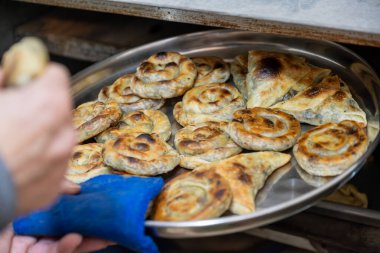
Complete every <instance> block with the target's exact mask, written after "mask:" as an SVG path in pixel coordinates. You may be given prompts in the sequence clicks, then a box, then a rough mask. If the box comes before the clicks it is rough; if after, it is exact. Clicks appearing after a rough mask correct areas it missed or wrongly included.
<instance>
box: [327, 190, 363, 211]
mask: <svg viewBox="0 0 380 253" xmlns="http://www.w3.org/2000/svg"><path fill="white" fill-rule="evenodd" d="M325 200H327V201H331V202H335V203H339V204H344V205H351V206H358V207H361V208H367V207H368V197H367V194H365V193H362V192H359V190H358V189H357V188H356V187H355V185H353V184H345V185H343V186H342V187H341V188H339V189H338V190H337V191H335V192H333V193H332V194H330V195H329V196H327V197H326V198H325Z"/></svg>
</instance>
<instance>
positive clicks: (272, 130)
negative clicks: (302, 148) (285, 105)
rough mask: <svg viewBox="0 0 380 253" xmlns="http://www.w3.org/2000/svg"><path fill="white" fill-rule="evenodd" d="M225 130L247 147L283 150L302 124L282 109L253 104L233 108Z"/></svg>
mask: <svg viewBox="0 0 380 253" xmlns="http://www.w3.org/2000/svg"><path fill="white" fill-rule="evenodd" d="M228 133H229V135H230V136H231V138H232V140H234V141H235V142H236V143H237V144H239V145H240V146H241V147H243V148H245V149H248V150H273V151H283V150H286V149H288V148H291V147H292V146H293V145H294V144H295V142H296V140H297V138H298V137H299V135H300V134H301V124H300V122H299V121H298V120H296V119H295V118H294V117H293V116H292V115H290V114H287V113H284V112H282V111H279V110H273V109H269V108H261V107H255V108H250V109H242V110H237V111H235V113H234V114H233V120H232V122H230V124H229V127H228Z"/></svg>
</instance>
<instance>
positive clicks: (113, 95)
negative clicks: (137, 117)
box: [98, 74, 165, 113]
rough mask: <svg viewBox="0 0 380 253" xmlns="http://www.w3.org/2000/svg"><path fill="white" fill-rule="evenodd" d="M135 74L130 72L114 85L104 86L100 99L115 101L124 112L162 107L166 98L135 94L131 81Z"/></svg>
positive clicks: (102, 100)
mask: <svg viewBox="0 0 380 253" xmlns="http://www.w3.org/2000/svg"><path fill="white" fill-rule="evenodd" d="M133 77H134V74H128V75H125V76H122V77H120V78H118V79H117V80H116V81H115V82H114V83H113V84H112V85H109V86H106V87H103V89H101V90H100V92H99V95H98V100H99V101H101V102H107V101H109V100H113V101H115V102H116V103H117V104H118V105H119V107H120V109H121V110H122V111H123V112H124V113H128V112H132V111H137V110H145V109H160V108H161V107H162V106H163V105H164V103H165V100H164V99H150V98H141V97H139V96H138V95H136V94H134V93H133V92H132V90H131V87H130V86H131V81H132V78H133Z"/></svg>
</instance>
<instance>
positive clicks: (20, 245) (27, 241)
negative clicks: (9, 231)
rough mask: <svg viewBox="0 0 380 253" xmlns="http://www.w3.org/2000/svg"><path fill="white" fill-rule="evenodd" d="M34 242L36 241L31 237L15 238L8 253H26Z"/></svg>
mask: <svg viewBox="0 0 380 253" xmlns="http://www.w3.org/2000/svg"><path fill="white" fill-rule="evenodd" d="M36 242H37V239H36V238H34V237H31V236H15V237H13V240H12V247H11V250H10V253H27V252H29V250H30V249H32V248H33V246H34V244H35V243H36Z"/></svg>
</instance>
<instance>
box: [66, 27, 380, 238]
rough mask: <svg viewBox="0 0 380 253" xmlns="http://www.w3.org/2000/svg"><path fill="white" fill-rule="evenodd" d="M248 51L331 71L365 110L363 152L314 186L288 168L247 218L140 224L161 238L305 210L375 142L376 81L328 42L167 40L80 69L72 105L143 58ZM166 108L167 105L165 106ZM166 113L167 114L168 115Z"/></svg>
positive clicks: (221, 34)
mask: <svg viewBox="0 0 380 253" xmlns="http://www.w3.org/2000/svg"><path fill="white" fill-rule="evenodd" d="M250 49H259V50H271V51H279V52H286V53H291V54H296V55H301V56H304V57H306V58H307V59H308V61H309V62H310V63H312V64H314V65H317V66H321V67H327V68H331V69H332V70H333V71H334V72H335V73H337V74H338V75H339V76H341V77H342V79H343V80H344V81H346V82H347V83H348V84H349V86H350V88H351V91H352V93H353V94H354V97H355V98H356V100H357V101H358V103H359V104H360V106H361V107H362V108H363V109H364V110H365V111H366V113H367V119H368V122H369V126H368V133H369V135H370V139H371V143H370V145H369V147H368V151H367V152H366V153H365V154H364V155H363V156H362V157H361V158H360V159H359V161H358V162H356V163H355V164H354V165H353V166H352V167H351V168H349V169H348V170H347V171H346V172H345V173H343V174H342V175H340V176H337V177H335V178H331V179H330V180H328V181H326V182H324V183H323V184H322V183H320V181H321V180H319V181H318V180H317V181H318V182H319V184H318V185H319V186H313V185H315V184H313V183H311V184H310V182H308V183H306V182H305V181H304V180H303V179H301V177H300V175H299V174H298V172H297V164H296V162H295V160H294V159H293V160H292V162H291V164H290V165H288V167H287V166H285V167H284V168H282V169H280V170H278V171H277V172H276V173H274V175H272V176H271V177H270V178H269V179H268V181H267V183H266V185H265V187H264V188H263V189H262V190H261V191H260V193H259V194H258V196H257V201H256V202H257V211H256V212H254V213H251V214H247V215H239V216H238V215H226V216H224V217H220V218H217V219H210V220H202V221H189V222H162V221H151V220H148V221H146V226H147V227H149V228H151V229H152V230H153V232H154V233H155V234H156V235H158V236H162V237H171V238H185V237H203V236H211V235H220V234H226V233H233V232H237V231H244V230H247V229H250V228H254V227H259V226H262V225H265V224H269V223H272V222H275V221H278V220H280V219H283V218H285V217H288V216H290V215H292V214H295V213H297V212H300V211H302V210H305V209H306V208H308V207H310V206H311V205H313V204H314V203H315V202H316V201H317V200H319V199H320V198H322V197H324V196H326V195H328V194H329V193H331V192H332V191H334V190H335V189H337V188H338V187H340V186H342V185H343V184H344V183H345V182H347V181H348V180H349V179H350V178H352V177H353V176H354V175H355V173H356V172H357V171H358V170H359V169H360V168H361V166H362V165H363V163H364V162H365V160H366V158H367V157H368V156H369V155H370V154H371V153H372V152H373V150H374V148H375V146H376V144H377V143H378V141H379V136H378V132H379V123H380V122H379V112H378V109H379V104H378V103H379V99H380V81H379V79H378V77H377V76H376V74H375V73H374V71H373V70H372V69H371V68H370V67H369V66H368V65H367V64H366V62H365V61H364V60H363V59H361V58H360V57H358V56H357V55H355V54H354V53H353V52H351V51H349V50H347V49H345V48H344V47H342V46H340V45H337V44H335V43H332V42H328V41H314V40H306V39H299V38H288V37H282V36H272V35H268V34H257V33H252V32H240V31H230V30H217V31H208V32H201V33H195V34H188V35H183V36H178V37H173V38H169V39H165V40H161V41H157V42H154V43H150V44H147V45H144V46H141V47H138V48H134V49H131V50H128V51H126V52H124V53H121V54H119V55H116V56H114V57H111V58H109V59H107V60H105V61H103V62H100V63H98V64H95V65H93V66H91V67H89V68H88V69H85V70H83V71H82V72H80V73H79V74H77V75H76V76H74V78H73V83H74V87H73V93H74V98H75V101H76V103H77V104H80V103H82V102H85V101H89V100H92V99H96V97H97V94H98V92H99V90H100V89H101V87H103V86H104V85H108V84H110V83H111V82H112V81H114V80H115V79H116V78H117V77H119V76H121V75H123V74H125V73H130V72H134V71H135V70H136V67H137V66H138V64H140V63H141V62H142V61H143V60H144V59H146V58H147V57H149V56H150V55H152V54H153V53H157V52H160V51H178V52H181V53H183V54H185V55H188V56H190V57H193V56H202V55H203V56H205V55H215V56H220V57H222V58H224V59H225V60H226V61H229V62H230V61H231V60H232V59H233V57H234V56H236V55H238V54H241V53H244V52H247V51H248V50H250ZM167 105H169V106H168V107H166V109H169V108H171V107H170V106H171V105H173V101H172V100H171V101H168V103H167ZM169 113H170V110H169Z"/></svg>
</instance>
